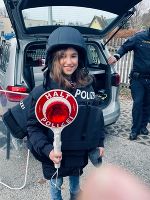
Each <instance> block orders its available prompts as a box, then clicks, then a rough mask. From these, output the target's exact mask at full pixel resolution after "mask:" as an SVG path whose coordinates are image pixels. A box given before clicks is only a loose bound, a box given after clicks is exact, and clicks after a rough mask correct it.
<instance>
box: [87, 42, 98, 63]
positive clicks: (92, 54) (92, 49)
mask: <svg viewBox="0 0 150 200" xmlns="http://www.w3.org/2000/svg"><path fill="white" fill-rule="evenodd" d="M87 55H88V61H89V65H99V64H100V56H99V49H98V47H97V46H96V45H95V44H88V45H87Z"/></svg>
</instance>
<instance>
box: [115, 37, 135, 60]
mask: <svg viewBox="0 0 150 200" xmlns="http://www.w3.org/2000/svg"><path fill="white" fill-rule="evenodd" d="M135 43H136V36H133V37H130V38H129V39H128V40H127V41H126V42H124V43H123V45H122V46H121V47H120V48H119V49H118V51H117V52H116V54H114V56H115V55H116V56H117V55H118V54H119V58H121V57H122V56H123V55H125V54H126V53H128V51H132V50H134V48H135Z"/></svg>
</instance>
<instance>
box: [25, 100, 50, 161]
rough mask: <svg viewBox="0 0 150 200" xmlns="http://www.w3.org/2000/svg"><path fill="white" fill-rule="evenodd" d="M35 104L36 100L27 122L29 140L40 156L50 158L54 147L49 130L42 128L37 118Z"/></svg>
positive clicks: (33, 102)
mask: <svg viewBox="0 0 150 200" xmlns="http://www.w3.org/2000/svg"><path fill="white" fill-rule="evenodd" d="M35 104H36V102H35V100H32V105H31V107H30V110H29V114H28V120H27V130H28V140H29V141H30V142H31V144H32V146H33V148H34V150H35V151H36V153H37V154H38V155H39V156H46V157H48V158H49V153H50V151H51V150H52V149H53V146H52V144H51V143H50V141H49V138H48V136H47V132H48V130H47V128H46V127H44V126H42V125H41V124H40V122H39V121H38V120H37V118H36V116H35Z"/></svg>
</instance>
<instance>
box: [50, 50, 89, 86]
mask: <svg viewBox="0 0 150 200" xmlns="http://www.w3.org/2000/svg"><path fill="white" fill-rule="evenodd" d="M68 48H69V47H68ZM68 48H65V49H61V50H58V51H55V52H54V53H53V54H52V56H51V60H49V62H48V68H49V69H50V77H51V78H52V79H53V80H54V81H56V82H57V83H58V84H59V86H60V87H63V88H64V89H69V88H72V87H82V86H85V85H87V84H88V83H89V82H90V81H91V80H92V77H91V76H89V75H88V72H87V70H86V68H85V64H86V63H85V58H84V57H83V55H82V52H80V50H78V49H76V50H77V52H78V67H77V69H76V70H75V71H74V73H73V74H72V76H71V81H70V80H68V79H67V77H66V76H65V75H64V74H63V73H62V68H61V65H60V58H61V57H62V55H63V54H64V51H66V50H67V49H68Z"/></svg>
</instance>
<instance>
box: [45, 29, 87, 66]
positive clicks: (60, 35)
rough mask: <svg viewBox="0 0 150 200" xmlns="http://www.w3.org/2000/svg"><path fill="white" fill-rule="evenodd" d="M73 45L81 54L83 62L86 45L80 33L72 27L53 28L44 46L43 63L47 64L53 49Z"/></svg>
mask: <svg viewBox="0 0 150 200" xmlns="http://www.w3.org/2000/svg"><path fill="white" fill-rule="evenodd" d="M68 46H69V47H70V46H71V47H74V48H75V49H76V50H77V51H79V52H80V53H81V54H82V58H83V59H84V63H85V60H86V45H85V41H84V38H83V37H82V35H81V33H80V32H79V31H78V30H77V29H75V28H72V27H59V28H57V29H55V30H54V31H53V32H52V33H51V34H50V36H49V38H48V42H47V46H46V59H45V65H46V66H47V65H48V60H49V59H50V58H51V55H52V53H53V52H54V51H57V50H59V49H62V48H65V47H66V48H67V47H68Z"/></svg>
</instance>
